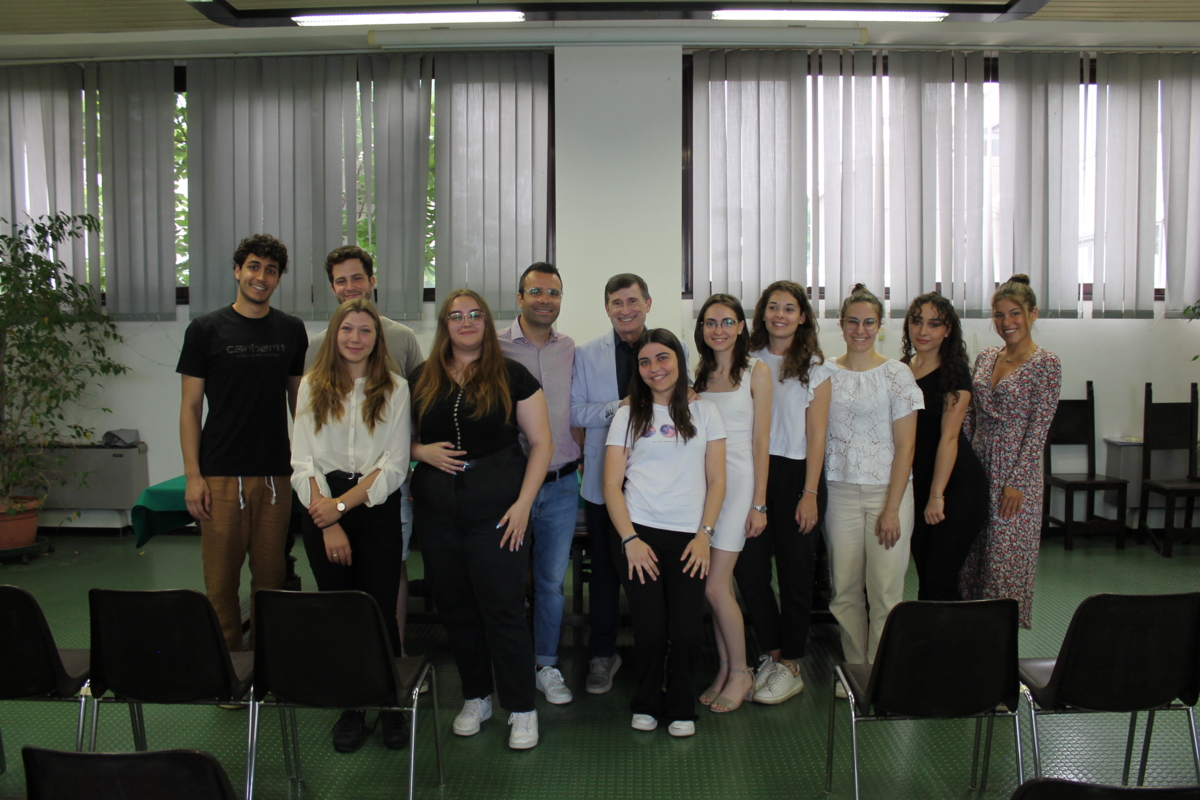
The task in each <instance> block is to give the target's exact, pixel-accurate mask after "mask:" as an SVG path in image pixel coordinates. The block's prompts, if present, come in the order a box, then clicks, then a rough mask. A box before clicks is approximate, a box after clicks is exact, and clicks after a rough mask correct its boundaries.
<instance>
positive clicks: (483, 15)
mask: <svg viewBox="0 0 1200 800" xmlns="http://www.w3.org/2000/svg"><path fill="white" fill-rule="evenodd" d="M292 21H293V22H295V23H296V24H297V25H303V26H316V25H446V24H449V23H463V22H524V21H525V14H523V13H522V12H520V11H430V12H413V13H405V14H316V15H309V16H297V17H292Z"/></svg>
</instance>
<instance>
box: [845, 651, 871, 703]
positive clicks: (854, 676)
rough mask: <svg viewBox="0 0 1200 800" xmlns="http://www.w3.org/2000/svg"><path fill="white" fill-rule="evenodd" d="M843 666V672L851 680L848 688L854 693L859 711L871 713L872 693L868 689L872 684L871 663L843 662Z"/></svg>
mask: <svg viewBox="0 0 1200 800" xmlns="http://www.w3.org/2000/svg"><path fill="white" fill-rule="evenodd" d="M841 667H842V674H843V675H845V676H846V679H847V680H848V681H849V682H850V686H849V687H848V688H849V689H850V691H851V692H852V693H853V694H854V703H855V705H857V706H858V713H860V714H864V715H866V714H870V713H871V695H870V692H868V691H867V690H868V687H870V685H871V665H870V664H845V663H843V664H842V665H841Z"/></svg>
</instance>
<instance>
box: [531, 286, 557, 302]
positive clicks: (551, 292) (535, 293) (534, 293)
mask: <svg viewBox="0 0 1200 800" xmlns="http://www.w3.org/2000/svg"><path fill="white" fill-rule="evenodd" d="M521 294H527V295H529V296H530V297H532V298H533V299H534V300H536V299H537V298H539V297H541V296H542V295H546V297H549V298H550V299H551V300H562V295H563V293H562V290H561V289H539V288H538V287H536V286H535V287H533V288H532V289H522V290H521Z"/></svg>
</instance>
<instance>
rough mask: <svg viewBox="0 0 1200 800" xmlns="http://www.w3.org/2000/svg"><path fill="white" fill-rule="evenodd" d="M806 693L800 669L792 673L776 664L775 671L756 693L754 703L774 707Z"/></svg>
mask: <svg viewBox="0 0 1200 800" xmlns="http://www.w3.org/2000/svg"><path fill="white" fill-rule="evenodd" d="M802 691H804V681H803V680H802V679H801V678H800V672H799V668H798V667H797V671H796V672H794V673H793V672H792V670H791V669H789V668H788V667H787V666H786V665H784V664H776V665H775V670H774V671H773V672H772V673H771V674H770V675H769V676H767V680H766V682H765V683H763V685H762V688H761V689H759V690H758V691H756V692H755V693H754V702H756V703H762V704H764V705H768V706H772V705H776V704H777V703H782V702H784V701H785V700H787V699H789V698H791V697H794V696H796V695H798V694H800V692H802Z"/></svg>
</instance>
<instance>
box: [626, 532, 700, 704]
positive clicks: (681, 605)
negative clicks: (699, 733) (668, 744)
mask: <svg viewBox="0 0 1200 800" xmlns="http://www.w3.org/2000/svg"><path fill="white" fill-rule="evenodd" d="M633 528H634V530H636V531H637V532H638V535H639V536H641V537H642V541H643V542H645V543H646V544H648V545H650V548H651V549H652V550H654V554H655V555H656V556H658V569H659V574H658V579H657V580H650V579H649V578H647V579H646V583H645V584H644V585H643V584H642V583H640V582H639V581H638V577H637V573H636V572H635V573H634V576H633V579H632V580H630V579H629V562H628V561H626V560H625V556H624V554H623V553H622V552H621V542H620V540H619V539H618V538H617V537H616V536H615V535H614V536H613V537H612V538H611V540H610V542H611V543H612V544H611V546H612V548H613V551H612V552H613V560H614V561H615V562H616V565H617V569H618V570H619V571H620V575H621V582H622V583H624V584H625V596H626V597H627V598H629V610H630V611H631V612H632V614H633V651H634V655H635V665H634V666H635V669H636V671H637V690H636V691H635V692H634V695H633V700H631V701H630V703H629V708H630V709H631V710H632V711H633V713H635V714H649V715H650V716H652V717H654V718H655V719H657V720H658V721H659V722H668V723H669V722H675V721H676V720H693V721H694V720H695V719H696V693H695V687H694V686H693V685H692V684H693V683H695V678H696V662H697V661H699V660H700V643H701V640H702V639H703V636H704V630H703V629H704V625H703V619H704V580H703V579H702V578H700V576H699V575H698V574H697V576H696V577H694V578H692V577H689V576H688V574H687V573H686V572H684V571H683V565H684V563H685V562H683V561H680V557H681V556H682V555H683V551H684V549H686V548H687V546H688V544H689V543H690V542H691V541H692V537H693V536H694V535H695V534H692V533H681V532H680V531H666V530H661V529H659V528H649V527H646V526H645V525H638V524H637V523H634V526H633ZM664 684H665V686H666V689H665V690H664V689H663V686H664Z"/></svg>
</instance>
